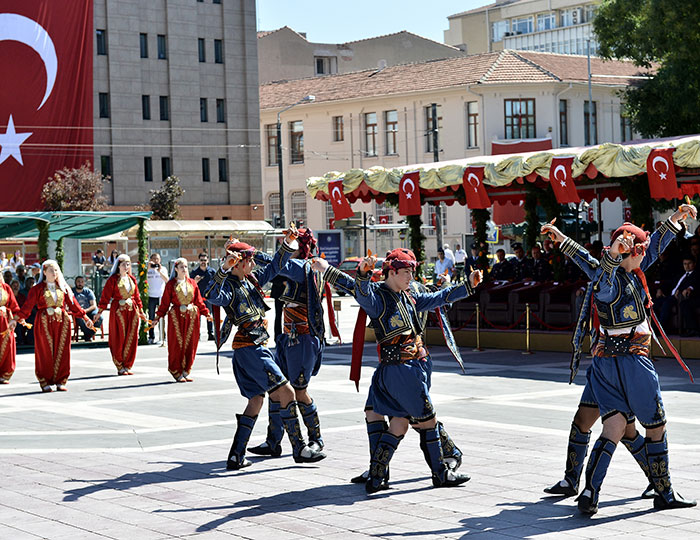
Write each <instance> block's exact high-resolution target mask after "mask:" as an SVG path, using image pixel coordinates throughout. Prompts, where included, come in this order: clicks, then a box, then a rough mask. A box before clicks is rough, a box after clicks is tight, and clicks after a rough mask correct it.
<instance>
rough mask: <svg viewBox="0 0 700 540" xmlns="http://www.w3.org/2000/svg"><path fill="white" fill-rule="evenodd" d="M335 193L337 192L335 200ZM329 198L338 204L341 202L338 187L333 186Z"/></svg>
mask: <svg viewBox="0 0 700 540" xmlns="http://www.w3.org/2000/svg"><path fill="white" fill-rule="evenodd" d="M336 192H338V197H337V198H336V196H335V194H336ZM331 198H332V199H333V200H334V201H336V202H340V201H342V200H343V194H342V193H341V192H340V188H339V187H338V186H335V187H334V188H333V189H331Z"/></svg>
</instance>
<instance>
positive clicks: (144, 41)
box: [139, 34, 148, 58]
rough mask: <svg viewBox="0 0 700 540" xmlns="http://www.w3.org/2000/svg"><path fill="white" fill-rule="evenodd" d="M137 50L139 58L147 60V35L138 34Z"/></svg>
mask: <svg viewBox="0 0 700 540" xmlns="http://www.w3.org/2000/svg"><path fill="white" fill-rule="evenodd" d="M139 48H140V49H141V58H148V34H139Z"/></svg>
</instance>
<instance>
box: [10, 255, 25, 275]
mask: <svg viewBox="0 0 700 540" xmlns="http://www.w3.org/2000/svg"><path fill="white" fill-rule="evenodd" d="M20 265H22V266H24V259H23V258H22V252H21V251H20V250H19V249H18V250H17V251H15V254H14V255H13V256H12V258H11V259H10V270H12V271H13V272H15V273H16V272H17V267H18V266H20Z"/></svg>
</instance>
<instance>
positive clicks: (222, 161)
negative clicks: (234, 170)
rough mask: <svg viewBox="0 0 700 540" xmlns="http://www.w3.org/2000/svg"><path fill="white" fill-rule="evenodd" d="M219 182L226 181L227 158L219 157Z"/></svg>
mask: <svg viewBox="0 0 700 540" xmlns="http://www.w3.org/2000/svg"><path fill="white" fill-rule="evenodd" d="M219 182H228V160H227V159H226V158H219Z"/></svg>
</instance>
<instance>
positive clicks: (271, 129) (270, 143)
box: [265, 124, 277, 167]
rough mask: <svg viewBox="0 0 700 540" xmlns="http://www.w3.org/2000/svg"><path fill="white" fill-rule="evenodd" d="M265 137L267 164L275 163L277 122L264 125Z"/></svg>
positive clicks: (269, 165)
mask: <svg viewBox="0 0 700 540" xmlns="http://www.w3.org/2000/svg"><path fill="white" fill-rule="evenodd" d="M265 139H266V140H267V166H268V167H274V166H276V165H277V124H267V125H266V126H265Z"/></svg>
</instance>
